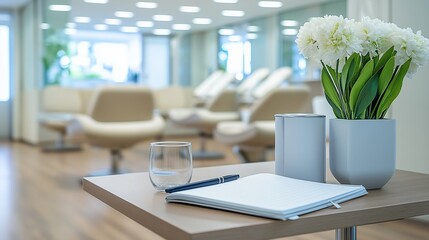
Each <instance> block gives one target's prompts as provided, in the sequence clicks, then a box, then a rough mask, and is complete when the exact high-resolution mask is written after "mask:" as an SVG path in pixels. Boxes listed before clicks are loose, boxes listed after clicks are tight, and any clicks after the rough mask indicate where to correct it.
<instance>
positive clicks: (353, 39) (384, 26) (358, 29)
mask: <svg viewBox="0 0 429 240" xmlns="http://www.w3.org/2000/svg"><path fill="white" fill-rule="evenodd" d="M296 43H297V45H298V48H299V50H300V52H301V53H302V54H303V55H304V57H306V58H311V59H314V60H317V61H322V62H323V63H325V64H327V65H329V66H331V67H333V68H334V69H336V65H337V63H339V68H338V71H341V69H342V65H343V64H344V62H345V59H346V58H347V57H349V56H350V55H352V54H353V53H358V54H360V55H362V56H365V55H367V54H369V55H370V57H371V58H373V57H376V56H381V55H382V54H383V53H384V52H386V51H387V50H388V49H389V48H391V47H392V46H393V47H394V49H395V50H396V51H397V53H396V56H395V64H396V65H397V66H400V65H402V64H404V63H405V62H406V61H408V60H409V59H410V58H411V64H410V68H409V70H408V73H407V74H408V76H409V77H410V76H412V75H413V74H414V73H415V72H416V70H417V68H418V67H419V66H422V65H423V64H425V63H426V62H428V61H429V40H428V39H427V38H425V37H423V36H422V34H421V32H420V31H418V32H417V33H416V34H415V33H413V31H412V30H411V29H410V28H406V29H402V28H399V27H398V26H396V25H395V24H393V23H386V22H383V21H381V20H379V19H370V18H368V17H363V18H362V20H361V21H360V22H355V21H354V20H349V19H347V18H343V16H325V17H318V18H312V19H311V20H310V21H309V22H307V23H305V24H304V25H303V26H302V27H301V28H300V30H299V33H298V35H297V39H296Z"/></svg>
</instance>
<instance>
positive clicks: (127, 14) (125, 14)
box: [115, 11, 134, 18]
mask: <svg viewBox="0 0 429 240" xmlns="http://www.w3.org/2000/svg"><path fill="white" fill-rule="evenodd" d="M115 16H116V17H119V18H132V17H133V16H134V13H132V12H126V11H116V12H115Z"/></svg>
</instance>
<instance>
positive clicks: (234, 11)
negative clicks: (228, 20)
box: [221, 10, 244, 17]
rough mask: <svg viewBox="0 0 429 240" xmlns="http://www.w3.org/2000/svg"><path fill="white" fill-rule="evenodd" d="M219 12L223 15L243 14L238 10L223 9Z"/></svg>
mask: <svg viewBox="0 0 429 240" xmlns="http://www.w3.org/2000/svg"><path fill="white" fill-rule="evenodd" d="M221 14H222V15H224V16H225V17H242V16H244V12H243V11H238V10H223V11H222V12H221Z"/></svg>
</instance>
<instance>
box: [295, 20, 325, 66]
mask: <svg viewBox="0 0 429 240" xmlns="http://www.w3.org/2000/svg"><path fill="white" fill-rule="evenodd" d="M320 19H321V18H320V17H319V18H312V19H311V20H310V21H309V22H306V23H305V24H304V25H303V26H301V28H300V29H299V32H298V35H297V38H296V40H295V42H296V44H297V45H298V48H299V50H300V52H301V54H302V55H304V57H306V58H313V59H316V60H320V58H319V54H318V53H319V51H318V46H317V42H316V39H315V35H314V33H315V32H316V29H317V27H318V25H317V22H318V21H319V20H320Z"/></svg>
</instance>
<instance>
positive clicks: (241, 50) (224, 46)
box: [218, 26, 252, 80]
mask: <svg viewBox="0 0 429 240" xmlns="http://www.w3.org/2000/svg"><path fill="white" fill-rule="evenodd" d="M218 33H219V36H220V37H219V44H220V51H219V53H218V61H219V66H220V68H221V69H223V70H225V71H227V72H231V73H235V77H236V79H237V80H243V79H244V78H246V76H248V75H249V74H251V72H252V43H251V40H252V38H251V37H249V36H248V34H247V32H246V31H245V27H244V26H235V29H232V28H222V29H219V31H218Z"/></svg>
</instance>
